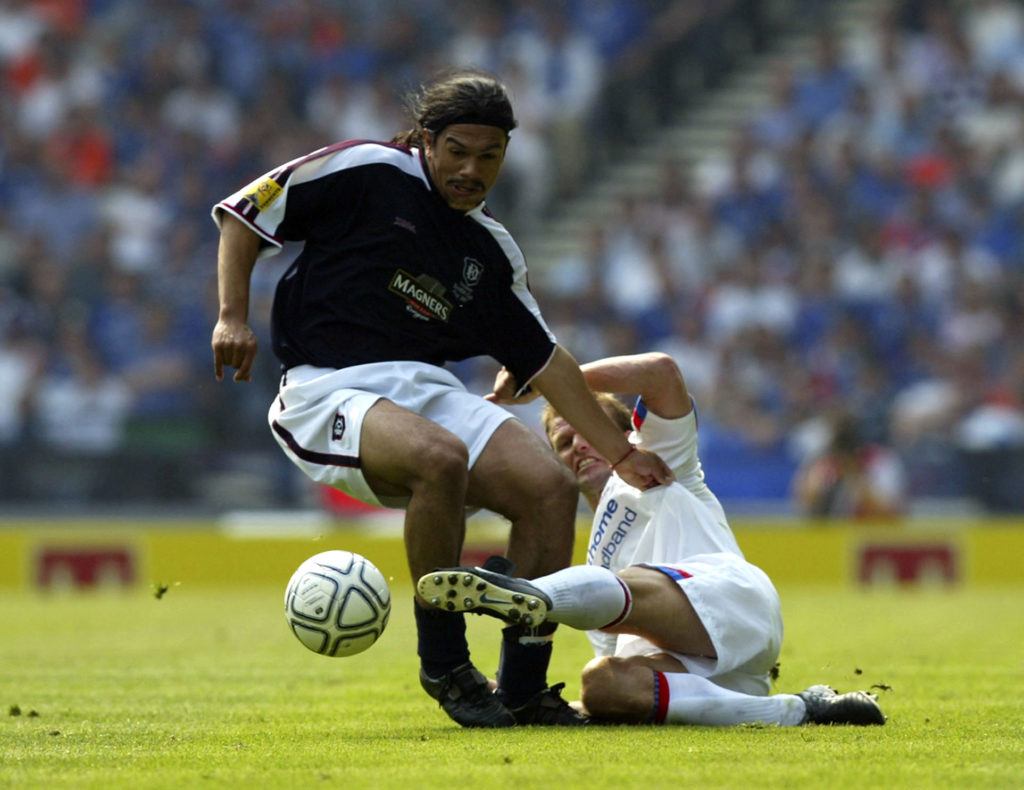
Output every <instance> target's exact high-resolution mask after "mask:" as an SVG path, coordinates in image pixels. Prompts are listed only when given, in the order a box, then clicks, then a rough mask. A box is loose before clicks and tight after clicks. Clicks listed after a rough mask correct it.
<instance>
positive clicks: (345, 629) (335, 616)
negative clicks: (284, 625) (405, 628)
mask: <svg viewBox="0 0 1024 790" xmlns="http://www.w3.org/2000/svg"><path fill="white" fill-rule="evenodd" d="M284 614H285V617H286V618H287V620H288V625H289V626H290V627H291V629H292V633H293V634H295V636H296V637H297V638H298V640H299V641H300V642H302V644H304V645H305V646H306V647H308V648H309V649H310V650H312V651H313V652H314V653H320V654H321V655H324V656H354V655H355V654H356V653H361V652H363V651H364V650H366V648H368V647H369V646H370V645H372V644H373V643H374V642H376V641H377V639H379V638H380V635H381V634H383V633H384V628H385V627H386V626H387V624H388V618H389V617H390V616H391V589H390V588H389V587H388V583H387V580H386V579H385V578H384V575H383V574H382V573H381V572H380V571H379V570H377V567H376V566H375V565H374V564H373V563H372V562H370V561H369V560H368V559H366V557H363V556H362V555H360V554H354V553H352V552H351V551H341V550H333V551H324V552H321V553H320V554H314V555H313V556H312V557H310V558H309V559H308V560H306V561H305V562H303V563H302V564H301V565H300V566H299V567H298V569H297V570H296V571H295V573H294V574H292V578H291V580H290V581H289V582H288V589H287V590H286V591H285V594H284Z"/></svg>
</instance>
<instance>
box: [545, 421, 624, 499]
mask: <svg viewBox="0 0 1024 790" xmlns="http://www.w3.org/2000/svg"><path fill="white" fill-rule="evenodd" d="M548 441H550V442H551V447H552V449H554V451H555V453H557V454H558V457H559V458H561V459H562V463H564V464H565V465H566V466H568V467H569V469H570V470H571V471H572V473H573V474H574V475H575V476H576V482H577V483H578V484H579V486H580V490H581V491H582V492H583V494H584V496H588V495H589V494H590V493H600V491H601V489H603V488H604V484H605V483H607V482H608V478H609V477H610V476H611V473H612V468H611V466H610V465H609V463H608V461H607V460H605V458H604V456H602V455H601V454H600V453H598V452H597V450H595V449H594V448H593V447H591V446H590V443H589V442H587V440H586V439H584V438H583V437H582V436H581V435H580V434H578V433H577V432H576V429H575V428H573V427H572V426H571V425H569V423H567V422H566V421H565V420H563V419H562V418H561V417H558V418H556V419H555V420H554V422H552V423H551V430H550V432H549V433H548Z"/></svg>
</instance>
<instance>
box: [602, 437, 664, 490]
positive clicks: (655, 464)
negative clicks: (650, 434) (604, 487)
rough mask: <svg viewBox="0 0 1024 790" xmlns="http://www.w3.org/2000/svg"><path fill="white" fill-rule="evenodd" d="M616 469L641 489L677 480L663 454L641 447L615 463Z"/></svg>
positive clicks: (622, 476) (624, 478) (631, 483)
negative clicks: (662, 456) (663, 458)
mask: <svg viewBox="0 0 1024 790" xmlns="http://www.w3.org/2000/svg"><path fill="white" fill-rule="evenodd" d="M615 471H616V472H618V475H619V477H621V478H622V479H623V480H625V481H626V482H627V483H629V484H630V485H631V486H633V487H634V488H639V489H641V490H646V489H648V488H654V487H655V486H660V485H667V484H668V483H671V482H672V481H673V480H675V475H673V474H672V470H671V469H669V467H668V464H666V463H665V462H664V461H663V460H661V456H659V455H656V454H654V453H652V452H651V451H650V450H641V449H640V448H639V447H634V448H633V451H632V452H631V453H630V454H629V455H627V456H626V457H625V458H623V459H622V460H621V461H619V462H618V463H617V464H615Z"/></svg>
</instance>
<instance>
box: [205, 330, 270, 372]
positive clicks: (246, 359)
mask: <svg viewBox="0 0 1024 790" xmlns="http://www.w3.org/2000/svg"><path fill="white" fill-rule="evenodd" d="M210 345H211V346H213V373H214V375H215V376H216V377H217V381H223V380H224V366H225V365H227V366H228V367H231V368H235V377H234V380H235V381H252V363H253V361H254V360H255V359H256V348H257V345H258V344H257V342H256V335H255V334H254V333H253V331H252V329H250V328H249V325H248V324H246V323H244V322H241V321H225V320H224V319H221V320H219V321H218V322H217V325H216V326H215V327H214V328H213V340H212V341H211V342H210Z"/></svg>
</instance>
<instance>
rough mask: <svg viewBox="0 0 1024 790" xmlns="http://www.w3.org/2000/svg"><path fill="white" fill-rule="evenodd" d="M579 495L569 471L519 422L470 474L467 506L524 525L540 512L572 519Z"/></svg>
mask: <svg viewBox="0 0 1024 790" xmlns="http://www.w3.org/2000/svg"><path fill="white" fill-rule="evenodd" d="M578 497H579V493H578V489H577V487H576V482H575V480H574V479H573V477H572V475H571V474H570V473H569V470H568V469H567V468H566V467H565V465H564V464H563V463H562V462H561V461H560V460H559V459H558V457H557V456H556V455H555V454H554V453H553V452H551V448H550V447H548V445H547V443H546V442H545V441H544V440H543V439H542V438H541V437H540V436H538V435H537V434H536V433H534V432H533V431H531V430H530V429H529V428H527V427H526V426H525V425H524V424H523V423H522V422H520V421H519V420H506V421H505V422H503V423H502V424H501V425H500V426H499V427H498V429H497V430H496V431H495V432H494V434H493V435H492V436H491V438H490V439H489V440H488V442H487V445H486V446H485V447H484V450H483V452H482V453H481V454H480V457H479V458H478V459H477V462H476V463H475V464H474V465H473V468H472V469H471V470H470V474H469V491H468V494H467V497H466V500H467V502H468V503H469V504H470V505H473V506H475V507H482V508H486V509H488V510H492V511H494V512H495V513H500V514H501V515H503V516H505V517H506V518H509V519H510V520H512V521H518V520H520V519H524V518H530V517H531V516H535V515H537V514H538V513H544V514H550V515H551V516H552V517H554V518H559V519H570V523H574V519H573V514H574V513H575V511H576V504H577V501H578Z"/></svg>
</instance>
